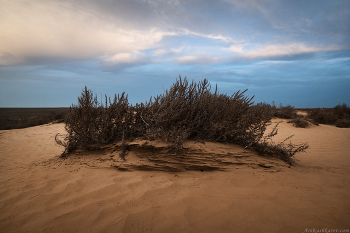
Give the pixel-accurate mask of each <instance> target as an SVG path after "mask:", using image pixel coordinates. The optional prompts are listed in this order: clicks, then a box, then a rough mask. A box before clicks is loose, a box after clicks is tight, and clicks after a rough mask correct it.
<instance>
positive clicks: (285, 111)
mask: <svg viewBox="0 0 350 233" xmlns="http://www.w3.org/2000/svg"><path fill="white" fill-rule="evenodd" d="M273 107H274V110H275V113H274V115H275V117H278V118H283V119H292V118H294V117H296V112H295V108H294V107H293V106H291V105H287V106H283V105H282V104H280V106H279V108H276V107H275V105H273Z"/></svg>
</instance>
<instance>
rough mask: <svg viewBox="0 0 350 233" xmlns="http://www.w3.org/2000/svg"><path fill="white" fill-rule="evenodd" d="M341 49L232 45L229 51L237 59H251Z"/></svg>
mask: <svg viewBox="0 0 350 233" xmlns="http://www.w3.org/2000/svg"><path fill="white" fill-rule="evenodd" d="M341 49H343V48H341V47H340V46H335V45H329V46H317V45H307V44H305V43H289V44H269V45H265V46H259V47H257V48H256V47H253V48H251V46H250V45H232V46H231V47H229V48H228V50H229V51H232V52H234V53H235V54H236V55H235V57H237V58H249V59H266V58H277V57H286V56H293V55H300V54H308V53H318V52H327V51H337V50H341Z"/></svg>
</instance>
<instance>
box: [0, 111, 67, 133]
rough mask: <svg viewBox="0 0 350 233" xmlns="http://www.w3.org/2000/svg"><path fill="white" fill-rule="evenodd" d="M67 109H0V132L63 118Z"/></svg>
mask: <svg viewBox="0 0 350 233" xmlns="http://www.w3.org/2000/svg"><path fill="white" fill-rule="evenodd" d="M68 109H69V108H0V130H3V129H18V128H26V127H31V126H35V125H42V124H47V123H49V122H51V121H58V120H62V119H63V118H64V115H65V113H66V112H67V111H68Z"/></svg>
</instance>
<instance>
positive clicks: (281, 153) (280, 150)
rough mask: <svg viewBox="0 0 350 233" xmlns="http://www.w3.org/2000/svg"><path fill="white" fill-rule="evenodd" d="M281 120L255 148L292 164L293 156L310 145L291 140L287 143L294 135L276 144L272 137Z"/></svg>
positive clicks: (259, 151) (260, 152)
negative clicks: (294, 142)
mask: <svg viewBox="0 0 350 233" xmlns="http://www.w3.org/2000/svg"><path fill="white" fill-rule="evenodd" d="M279 123H281V122H278V123H277V124H276V125H275V126H274V127H273V129H272V130H271V132H270V133H268V134H267V135H266V136H263V137H262V138H261V140H260V142H259V143H256V144H255V145H254V149H255V150H256V151H257V152H258V153H259V154H261V155H267V156H273V157H276V158H279V159H282V160H284V161H285V162H287V163H289V164H292V163H293V162H294V159H293V156H294V155H295V154H296V153H299V152H303V151H305V150H306V149H307V148H309V145H308V144H307V143H302V144H298V145H296V144H292V142H289V143H288V144H286V143H285V142H286V141H288V140H289V139H290V138H292V137H293V136H294V135H291V136H289V137H287V138H286V139H284V140H283V141H282V142H280V143H278V144H276V143H275V142H274V141H273V140H272V139H273V137H274V136H275V135H276V134H277V132H278V125H279Z"/></svg>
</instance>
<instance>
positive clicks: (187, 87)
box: [142, 77, 268, 150]
mask: <svg viewBox="0 0 350 233" xmlns="http://www.w3.org/2000/svg"><path fill="white" fill-rule="evenodd" d="M245 92H246V90H245V91H243V92H240V91H238V92H236V93H234V94H233V95H231V96H228V95H226V94H220V93H218V91H217V88H216V89H215V91H213V92H212V91H211V86H210V84H209V82H208V80H206V79H204V80H203V81H200V82H199V83H195V82H192V83H189V82H188V81H187V80H186V78H185V79H184V80H182V79H181V77H180V78H179V79H178V80H177V81H176V82H175V83H174V84H173V85H172V86H171V87H170V89H169V90H166V92H165V93H164V94H162V95H158V96H157V97H155V98H153V99H152V98H151V99H150V101H149V102H148V103H146V106H147V107H146V108H145V110H144V111H143V113H142V116H143V120H144V121H145V123H146V125H147V132H148V134H150V135H151V136H154V135H157V136H161V137H163V138H165V139H166V140H168V141H171V142H173V146H174V150H178V149H181V148H182V143H183V141H184V140H186V139H202V140H209V141H219V142H231V143H236V144H241V145H248V144H252V143H253V142H255V141H256V138H257V137H259V136H260V135H262V134H263V132H264V131H265V127H266V123H267V122H268V119H267V117H266V116H265V115H264V114H260V111H259V108H251V106H252V104H253V102H252V99H253V98H248V97H245V96H244V93H245Z"/></svg>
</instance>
